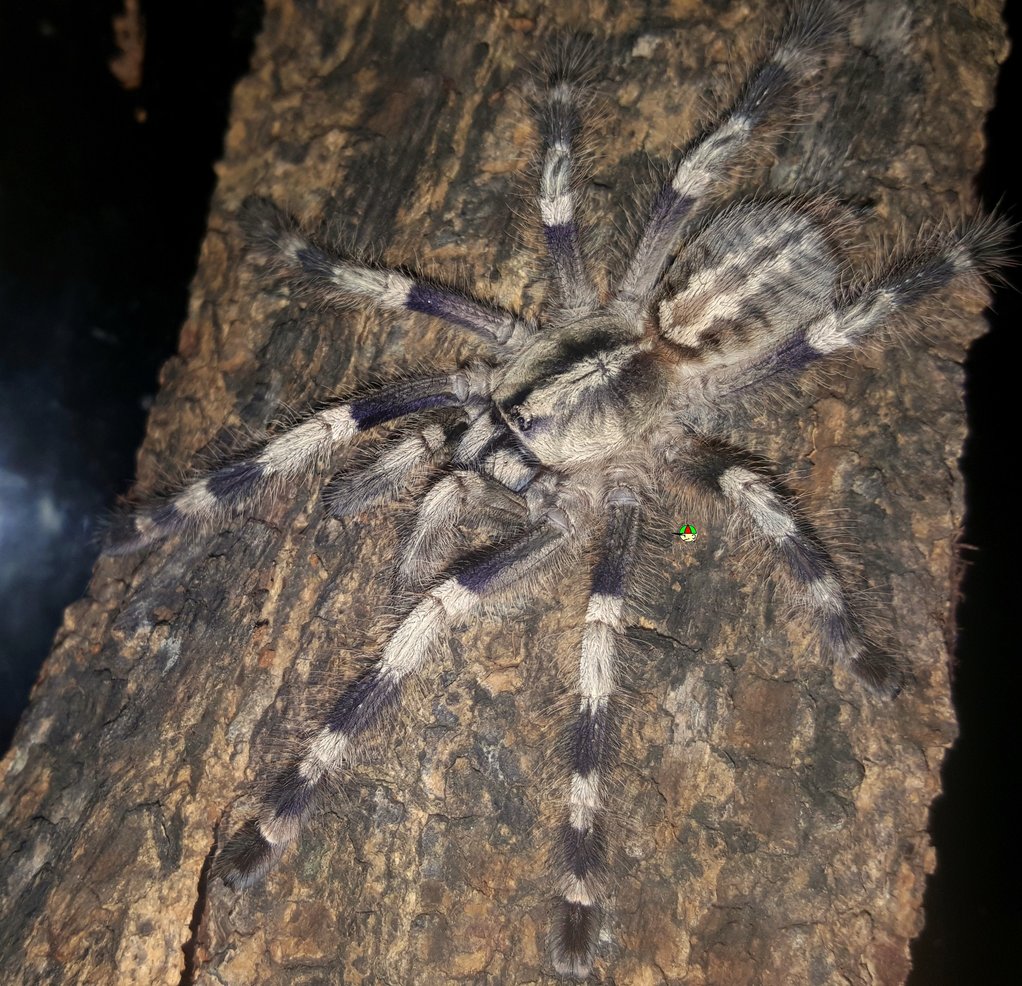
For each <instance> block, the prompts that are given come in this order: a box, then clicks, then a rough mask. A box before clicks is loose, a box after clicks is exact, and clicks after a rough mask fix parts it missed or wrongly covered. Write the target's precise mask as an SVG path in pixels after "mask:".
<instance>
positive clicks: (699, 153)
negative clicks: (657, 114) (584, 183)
mask: <svg viewBox="0 0 1022 986" xmlns="http://www.w3.org/2000/svg"><path fill="white" fill-rule="evenodd" d="M837 20H838V18H837V14H836V13H835V12H834V11H833V10H831V9H830V8H829V7H826V6H825V5H824V4H802V5H799V6H797V7H796V8H795V12H794V13H793V15H792V18H791V20H790V21H789V23H788V25H787V27H786V29H785V30H784V32H783V33H782V34H781V35H780V36H779V38H778V39H777V41H776V42H775V44H774V46H773V49H772V51H771V52H770V54H769V55H767V57H766V58H765V59H764V60H763V61H762V62H761V63H760V64H759V65H758V66H757V68H756V69H754V71H753V72H752V73H751V74H750V75H749V77H748V79H747V81H746V83H745V85H744V87H743V88H742V91H741V93H740V94H739V96H738V98H737V100H736V101H735V102H734V103H733V104H732V106H731V107H730V109H728V110H727V111H726V112H725V113H724V115H723V116H722V118H721V119H720V121H719V122H718V123H717V124H716V125H715V126H714V127H712V128H711V129H709V130H707V131H706V132H705V133H704V134H702V135H701V136H700V137H698V138H697V139H696V140H695V141H694V142H693V143H692V144H691V145H690V146H689V148H688V150H687V151H686V152H685V153H684V155H683V156H682V158H681V160H680V161H679V162H678V164H677V166H676V167H675V169H674V174H673V175H672V177H671V180H670V181H669V182H667V184H665V185H664V186H663V187H662V188H661V189H660V191H659V192H658V193H657V195H656V198H655V199H654V200H653V205H652V207H651V210H650V215H649V218H648V219H647V220H646V225H645V227H644V228H643V231H642V235H641V237H640V239H639V244H638V246H637V247H636V248H635V252H634V254H633V256H632V260H631V263H630V264H629V266H628V270H627V271H626V272H625V275H624V277H623V278H622V279H621V282H620V284H619V285H618V287H617V296H618V297H619V298H620V299H621V300H622V301H626V302H628V301H634V302H637V303H639V304H640V305H641V304H642V303H643V302H645V301H646V300H647V299H648V297H649V295H650V294H651V293H652V292H653V291H654V290H655V288H656V286H657V284H658V282H659V281H660V278H661V276H662V275H663V272H664V269H665V268H666V266H667V264H668V261H669V259H670V257H671V255H672V252H673V251H674V249H675V247H676V245H677V242H678V239H679V237H680V236H681V235H682V234H683V232H684V231H685V230H686V229H691V228H692V227H693V226H694V225H695V223H696V222H697V221H698V220H699V218H700V217H701V216H702V215H703V214H705V212H706V210H707V209H708V208H709V207H712V206H713V205H714V204H716V203H718V202H719V201H720V200H721V198H722V196H724V195H726V194H727V193H728V192H730V191H731V190H732V189H733V187H734V184H735V182H736V180H737V178H738V177H739V176H740V174H741V172H742V170H743V168H744V167H745V165H746V164H747V163H748V162H749V160H750V159H752V158H754V157H755V156H756V155H757V154H761V153H762V152H763V150H764V148H769V147H771V146H772V144H773V142H774V140H775V139H776V137H777V135H778V133H779V132H780V131H782V130H783V129H784V127H785V126H786V125H787V126H790V124H791V121H792V120H793V119H795V118H797V116H798V111H799V108H800V104H801V102H802V100H803V93H804V90H805V88H806V86H807V84H808V82H809V81H810V80H811V78H812V77H813V76H814V75H815V73H816V72H817V70H818V68H819V65H820V62H821V58H822V55H823V53H824V52H825V50H826V46H827V42H828V38H829V37H830V35H831V34H832V33H833V32H834V29H835V27H836V26H837Z"/></svg>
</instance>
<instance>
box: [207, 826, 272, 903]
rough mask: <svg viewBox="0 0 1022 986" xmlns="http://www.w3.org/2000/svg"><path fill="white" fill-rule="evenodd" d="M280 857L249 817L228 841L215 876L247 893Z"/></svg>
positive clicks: (222, 851)
mask: <svg viewBox="0 0 1022 986" xmlns="http://www.w3.org/2000/svg"><path fill="white" fill-rule="evenodd" d="M279 856H280V852H279V851H278V849H277V848H275V847H274V846H273V845H272V844H271V843H270V842H269V841H268V840H267V839H266V838H265V836H264V835H263V834H262V832H261V831H260V830H259V822H258V820H257V819H255V818H250V819H249V820H248V821H247V822H245V824H244V825H242V826H241V828H239V829H238V830H237V832H235V833H234V835H232V836H231V837H230V839H229V840H228V841H227V845H225V846H224V848H223V849H222V850H221V851H220V854H219V855H218V856H217V858H216V861H215V862H214V863H213V874H214V875H215V876H218V877H220V879H221V880H223V881H224V883H226V884H227V886H228V887H230V888H231V889H232V890H244V889H246V888H247V887H251V886H252V885H253V884H256V883H258V882H259V881H260V880H262V878H263V877H264V876H266V874H267V873H268V872H269V871H270V869H271V868H272V867H273V864H274V863H275V862H276V861H277V859H278V857H279Z"/></svg>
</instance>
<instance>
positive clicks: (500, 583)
mask: <svg viewBox="0 0 1022 986" xmlns="http://www.w3.org/2000/svg"><path fill="white" fill-rule="evenodd" d="M565 537H566V534H565V532H564V531H563V530H561V529H560V528H559V527H558V526H557V525H556V524H553V523H550V522H546V521H544V522H541V523H539V524H537V525H535V526H533V527H531V528H529V529H528V530H526V531H524V532H523V533H521V534H520V535H519V536H518V537H516V538H514V539H512V540H511V541H510V542H508V543H507V544H505V545H503V546H501V547H500V548H495V549H491V550H490V551H488V552H487V553H486V554H484V555H483V556H482V557H481V558H479V559H477V560H476V561H474V562H472V563H471V564H469V565H467V566H466V567H465V568H463V569H462V570H461V571H459V572H458V574H457V575H454V576H450V577H448V578H447V579H445V580H444V581H443V582H441V583H440V584H439V585H437V586H436V587H435V588H433V589H431V590H430V591H429V592H428V593H426V595H425V596H424V597H423V598H422V601H421V602H419V604H418V605H417V606H416V607H415V608H414V609H413V610H412V612H411V613H409V614H408V616H407V617H405V619H404V620H403V621H402V622H401V624H400V625H399V626H398V628H397V630H395V631H394V633H393V635H392V636H391V637H390V639H389V640H388V642H387V644H386V645H385V647H384V648H383V653H382V654H381V655H380V660H379V661H378V662H377V663H376V664H374V665H373V666H372V667H370V668H368V669H367V670H366V671H364V672H363V673H362V674H361V675H360V676H359V677H358V678H356V679H355V680H354V681H353V682H352V683H351V684H350V685H349V686H348V687H347V688H346V689H345V690H344V692H343V693H342V694H341V696H340V698H338V700H337V701H336V702H335V703H334V705H333V707H332V708H331V709H330V711H329V712H328V713H327V715H326V716H325V718H324V720H323V723H322V726H321V728H320V730H319V732H318V733H317V734H316V735H315V736H314V737H313V738H312V739H311V740H310V742H309V743H308V744H307V746H306V748H305V750H304V751H303V753H302V754H301V756H299V757H296V758H295V759H293V760H292V761H291V762H290V763H289V764H288V765H287V766H286V767H285V768H284V769H283V770H281V771H280V772H279V773H278V774H277V775H276V777H275V778H274V779H273V780H272V781H271V783H270V786H269V789H268V791H267V793H266V795H265V796H264V798H263V801H262V805H261V807H260V810H259V812H258V813H257V815H256V816H255V817H254V818H250V819H248V820H247V821H246V822H245V823H244V824H243V825H242V826H241V827H240V828H239V829H238V830H237V831H236V832H235V834H234V835H233V836H232V837H231V838H230V839H229V840H228V842H227V844H226V845H225V846H224V848H223V850H222V852H221V853H220V855H219V856H218V857H217V861H216V865H215V872H216V873H217V874H218V875H219V876H221V877H222V878H223V880H224V881H225V882H226V883H227V884H228V885H229V886H232V887H236V888H241V887H246V886H249V885H250V884H252V883H254V882H256V881H257V880H259V879H260V878H261V877H262V876H264V875H265V873H266V872H267V870H268V869H269V868H270V867H271V866H272V865H273V863H274V862H275V861H276V859H277V858H278V857H279V856H280V854H281V852H282V851H283V850H284V849H285V848H286V847H287V846H288V845H290V844H291V843H293V842H294V841H295V839H297V838H298V835H299V833H300V831H301V828H302V825H303V824H304V823H305V821H306V819H307V818H308V815H309V812H310V810H311V809H312V807H313V804H314V802H315V798H316V795H317V793H318V791H319V790H320V789H321V787H322V785H323V783H324V781H325V780H326V778H327V776H328V775H330V774H336V773H337V772H338V771H339V770H340V769H341V768H342V767H343V766H344V765H345V764H346V763H348V762H350V761H351V760H352V759H353V757H354V755H355V753H356V748H357V743H358V740H359V738H360V737H361V736H363V735H364V734H365V733H366V732H368V731H369V730H371V729H373V728H375V727H377V726H378V725H379V724H380V723H381V722H382V721H383V720H385V719H386V716H387V713H388V712H389V711H390V710H391V709H393V707H394V706H395V705H396V704H397V703H398V702H399V701H400V697H401V692H402V690H403V688H404V684H405V682H406V681H407V680H408V678H409V677H410V676H412V675H414V674H416V673H417V672H418V671H420V670H421V669H422V667H423V666H424V664H425V663H426V661H427V660H428V658H429V657H430V655H431V654H432V653H434V652H435V651H436V649H437V648H438V646H439V645H440V644H441V642H442V639H443V637H444V635H445V634H446V633H447V631H448V628H449V627H450V626H451V624H452V623H453V622H455V621H457V620H459V619H463V618H465V617H467V616H469V615H471V614H472V613H473V612H474V611H476V610H477V608H478V607H479V605H480V603H482V602H483V601H484V600H485V599H487V598H488V597H489V596H492V595H493V594H494V593H496V592H499V591H501V590H503V589H507V588H509V587H511V586H512V585H514V584H515V583H516V582H518V581H519V580H521V579H522V578H523V577H525V576H526V575H527V574H529V573H530V572H532V571H534V570H535V569H536V568H537V567H538V566H540V565H542V564H543V562H545V561H546V560H548V559H549V558H550V556H551V555H552V554H553V553H554V552H555V551H556V550H557V549H558V548H559V547H560V545H561V544H562V543H563V541H564V538H565Z"/></svg>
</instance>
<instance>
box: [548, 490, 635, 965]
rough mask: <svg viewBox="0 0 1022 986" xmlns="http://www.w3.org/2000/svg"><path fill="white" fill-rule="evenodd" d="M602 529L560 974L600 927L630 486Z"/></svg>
mask: <svg viewBox="0 0 1022 986" xmlns="http://www.w3.org/2000/svg"><path fill="white" fill-rule="evenodd" d="M604 506H605V511H606V529H605V533H604V535H603V541H602V545H601V549H600V555H599V558H598V560H597V562H596V565H595V567H594V568H593V572H592V583H591V588H590V594H589V605H588V608H587V609H586V620H585V629H584V630H583V633H582V653H581V657H580V660H579V671H578V681H577V683H576V691H577V694H578V696H579V711H578V717H577V719H576V720H575V723H574V726H573V728H572V730H571V733H570V735H569V740H568V744H567V747H568V759H569V766H570V770H571V781H570V789H569V794H568V817H567V819H565V821H564V823H563V825H562V827H561V831H560V834H559V840H558V845H557V852H556V860H557V863H558V865H559V867H560V874H559V890H560V899H559V900H558V902H557V915H556V917H555V926H554V929H553V958H554V966H555V968H556V969H557V971H558V972H559V973H561V974H562V975H570V976H576V977H579V978H582V977H585V976H586V975H588V973H589V971H590V969H591V967H592V964H593V958H594V956H595V954H596V946H597V943H598V940H599V935H600V924H601V920H602V914H601V907H600V900H601V898H602V895H603V883H604V881H605V873H606V868H607V835H606V827H605V815H606V805H605V803H604V797H605V787H606V774H607V771H608V770H609V768H610V766H611V763H612V760H613V756H614V747H615V744H614V741H613V735H614V731H615V728H614V722H613V715H614V706H613V702H612V700H613V695H614V692H615V689H616V678H617V675H616V669H615V665H616V663H617V658H618V649H619V645H620V640H621V636H622V634H623V633H624V623H623V621H622V613H623V609H624V600H625V583H626V579H627V577H628V572H629V569H630V567H631V565H632V562H633V559H634V555H635V545H636V540H637V537H638V523H639V502H638V499H637V498H636V496H635V494H634V493H633V492H632V491H631V490H630V489H628V488H627V487H623V486H619V487H616V488H614V489H612V490H611V491H610V492H609V493H608V494H607V497H606V500H605V504H604Z"/></svg>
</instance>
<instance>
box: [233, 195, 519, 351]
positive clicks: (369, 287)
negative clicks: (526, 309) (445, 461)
mask: <svg viewBox="0 0 1022 986" xmlns="http://www.w3.org/2000/svg"><path fill="white" fill-rule="evenodd" d="M250 211H251V212H252V213H253V214H254V215H255V217H256V218H255V220H254V221H253V220H251V219H250V220H249V222H248V226H249V233H250V236H249V238H250V240H251V241H252V242H253V248H254V252H255V253H257V255H258V256H259V257H260V258H261V259H263V260H264V261H265V262H266V264H267V266H269V267H270V268H271V269H273V270H276V271H279V272H280V273H282V274H285V275H287V276H290V277H292V278H295V279H296V280H298V281H299V282H300V283H303V284H304V285H305V286H306V288H307V289H308V290H309V291H310V292H311V293H312V294H314V295H315V296H316V297H317V298H319V299H321V300H322V301H324V302H325V303H327V304H329V305H332V306H334V307H339V308H352V307H357V306H359V305H365V304H370V305H375V306H376V307H377V308H379V309H382V310H383V311H390V312H418V313H420V314H423V315H432V316H433V317H435V318H438V319H440V320H441V321H443V322H447V323H448V324H450V325H454V326H457V327H458V328H460V329H465V330H467V331H469V332H471V333H473V334H475V335H477V336H479V337H481V338H482V339H484V340H486V341H488V342H490V343H491V344H493V345H496V346H505V345H507V346H511V347H512V348H514V347H516V346H519V345H521V344H522V343H523V342H524V341H525V340H526V339H528V338H529V337H530V336H532V335H533V334H534V333H535V331H536V326H535V325H534V324H533V323H532V322H531V321H529V320H528V319H526V318H522V317H520V316H518V315H515V314H514V313H513V312H508V311H505V310H503V309H501V308H499V307H498V306H496V305H493V304H490V303H488V302H483V301H479V300H478V299H476V298H472V297H470V296H469V295H467V294H465V293H463V292H461V291H458V290H456V289H455V288H450V287H446V286H445V285H442V284H437V283H435V282H433V281H430V280H428V279H426V278H422V277H419V276H417V275H415V274H411V273H409V272H406V271H401V270H394V269H391V268H386V267H379V266H376V265H373V264H368V263H363V262H360V261H358V260H353V259H350V258H346V257H342V256H340V255H338V254H336V253H334V252H332V251H330V250H328V249H326V248H325V247H323V246H320V245H319V244H318V243H316V242H315V241H314V240H313V239H312V238H311V237H309V236H308V235H307V234H306V233H304V232H303V231H302V230H301V229H300V227H299V226H298V225H297V224H296V223H295V222H294V221H293V220H291V219H290V218H289V217H288V216H287V215H286V214H285V213H283V212H280V211H279V210H277V209H274V208H267V207H265V206H264V205H263V204H262V203H258V204H257V205H256V206H254V207H252V208H251V210H250Z"/></svg>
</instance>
